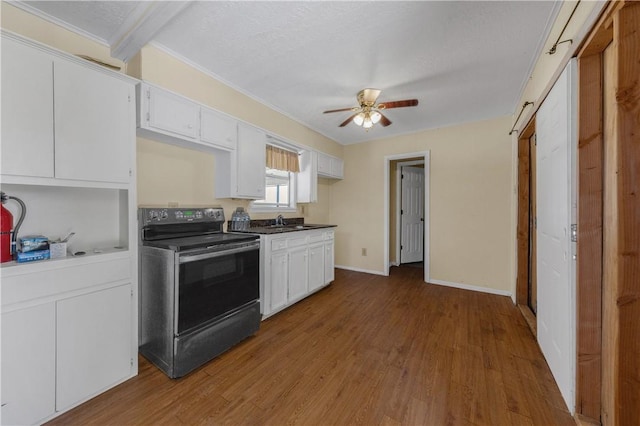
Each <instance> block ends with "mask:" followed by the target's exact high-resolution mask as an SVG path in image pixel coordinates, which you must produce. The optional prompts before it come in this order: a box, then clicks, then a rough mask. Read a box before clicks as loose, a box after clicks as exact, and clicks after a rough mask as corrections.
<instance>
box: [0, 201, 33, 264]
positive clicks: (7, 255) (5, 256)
mask: <svg viewBox="0 0 640 426" xmlns="http://www.w3.org/2000/svg"><path fill="white" fill-rule="evenodd" d="M9 200H16V201H17V202H18V204H20V209H21V212H20V219H18V223H17V224H16V226H15V228H14V227H13V215H12V214H11V212H10V211H9V210H7V209H6V208H5V207H4V204H5V203H6V202H7V201H9ZM0 201H2V205H1V206H0V209H1V211H0V213H1V215H0V228H1V233H0V262H1V263H4V262H10V261H12V260H13V257H14V255H15V254H16V239H17V238H16V237H17V235H18V230H19V229H20V225H22V221H23V220H24V217H25V215H26V214H27V206H25V204H24V203H23V202H22V200H21V199H19V198H17V197H13V196H11V195H7V194H5V193H4V192H0Z"/></svg>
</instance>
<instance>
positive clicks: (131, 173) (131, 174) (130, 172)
mask: <svg viewBox="0 0 640 426" xmlns="http://www.w3.org/2000/svg"><path fill="white" fill-rule="evenodd" d="M131 176H133V170H131V169H129V177H131ZM131 293H133V290H131Z"/></svg>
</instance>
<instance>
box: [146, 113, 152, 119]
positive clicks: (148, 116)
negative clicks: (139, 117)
mask: <svg viewBox="0 0 640 426" xmlns="http://www.w3.org/2000/svg"><path fill="white" fill-rule="evenodd" d="M149 120H151V116H150V115H149V113H147V121H149Z"/></svg>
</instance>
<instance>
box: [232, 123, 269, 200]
mask: <svg viewBox="0 0 640 426" xmlns="http://www.w3.org/2000/svg"><path fill="white" fill-rule="evenodd" d="M266 144H267V137H266V134H265V133H264V132H263V131H262V130H259V129H256V128H255V127H250V126H247V125H244V124H238V149H237V158H236V161H237V162H236V184H237V195H238V196H240V197H246V198H255V199H258V200H260V199H262V198H264V188H265V172H266V162H267V154H266Z"/></svg>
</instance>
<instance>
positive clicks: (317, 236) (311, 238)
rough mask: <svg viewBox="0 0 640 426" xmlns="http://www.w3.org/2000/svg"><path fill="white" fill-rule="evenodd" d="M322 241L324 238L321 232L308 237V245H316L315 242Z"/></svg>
mask: <svg viewBox="0 0 640 426" xmlns="http://www.w3.org/2000/svg"><path fill="white" fill-rule="evenodd" d="M324 239H325V237H324V234H323V233H322V232H318V233H315V234H311V235H309V243H317V242H320V241H323V240H324Z"/></svg>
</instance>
